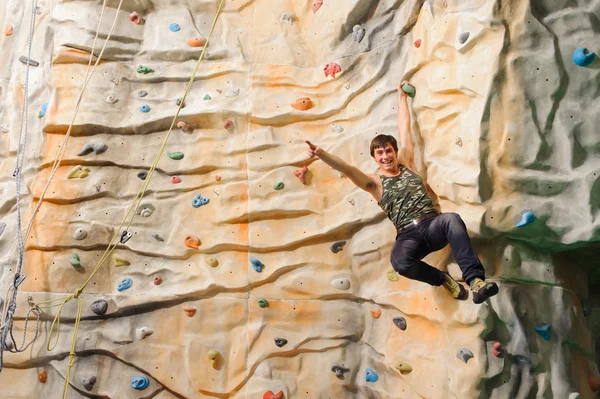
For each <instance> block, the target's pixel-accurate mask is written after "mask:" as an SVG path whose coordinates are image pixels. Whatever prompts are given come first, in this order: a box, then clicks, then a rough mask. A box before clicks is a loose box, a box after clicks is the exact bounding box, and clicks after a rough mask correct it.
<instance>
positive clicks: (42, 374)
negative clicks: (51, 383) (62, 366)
mask: <svg viewBox="0 0 600 399" xmlns="http://www.w3.org/2000/svg"><path fill="white" fill-rule="evenodd" d="M47 379H48V373H46V372H45V371H42V372H40V373H39V374H38V381H39V382H41V383H44V382H46V380H47Z"/></svg>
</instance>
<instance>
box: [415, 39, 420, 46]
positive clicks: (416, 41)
mask: <svg viewBox="0 0 600 399" xmlns="http://www.w3.org/2000/svg"><path fill="white" fill-rule="evenodd" d="M415 47H416V48H419V47H421V39H417V40H415Z"/></svg>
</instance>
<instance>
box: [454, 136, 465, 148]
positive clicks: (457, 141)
mask: <svg viewBox="0 0 600 399" xmlns="http://www.w3.org/2000/svg"><path fill="white" fill-rule="evenodd" d="M454 144H456V145H457V146H459V147H462V146H463V142H462V139H461V138H460V137H459V138H457V139H456V141H455V142H454Z"/></svg>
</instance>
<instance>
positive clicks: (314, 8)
mask: <svg viewBox="0 0 600 399" xmlns="http://www.w3.org/2000/svg"><path fill="white" fill-rule="evenodd" d="M322 5H323V0H315V1H314V3H313V5H312V12H313V13H315V14H316V13H317V11H319V8H321V6H322Z"/></svg>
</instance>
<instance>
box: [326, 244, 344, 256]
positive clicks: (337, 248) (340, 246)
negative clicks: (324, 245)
mask: <svg viewBox="0 0 600 399" xmlns="http://www.w3.org/2000/svg"><path fill="white" fill-rule="evenodd" d="M344 245H346V241H336V242H334V243H333V244H331V246H330V247H329V249H331V252H333V253H334V254H337V253H338V252H340V251H341V250H342V249H344Z"/></svg>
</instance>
